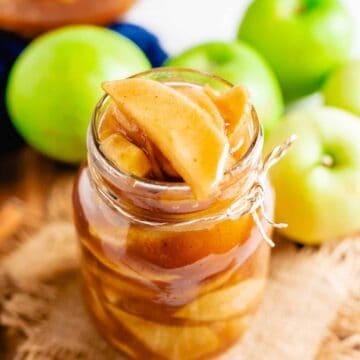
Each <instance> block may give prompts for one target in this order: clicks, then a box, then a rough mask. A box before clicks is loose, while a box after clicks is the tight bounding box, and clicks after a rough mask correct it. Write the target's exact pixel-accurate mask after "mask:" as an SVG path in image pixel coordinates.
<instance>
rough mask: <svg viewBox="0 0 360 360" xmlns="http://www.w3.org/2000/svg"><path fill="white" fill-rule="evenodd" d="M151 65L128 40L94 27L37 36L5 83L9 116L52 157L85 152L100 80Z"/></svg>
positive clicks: (73, 157) (72, 159)
mask: <svg viewBox="0 0 360 360" xmlns="http://www.w3.org/2000/svg"><path fill="white" fill-rule="evenodd" d="M149 68H150V64H149V62H148V60H147V58H146V57H145V55H144V54H143V53H142V52H141V50H140V49H139V48H138V47H137V46H136V45H135V44H133V43H132V42H131V41H130V40H127V39H126V38H124V37H122V36H120V35H118V34H116V33H114V32H112V31H110V30H106V29H103V28H99V27H95V26H72V27H67V28H62V29H60V30H56V31H53V32H50V33H48V34H46V35H44V36H41V37H39V38H38V39H37V40H35V41H34V42H33V43H31V44H30V46H29V47H28V48H26V49H25V51H24V52H23V53H22V54H21V56H20V57H19V58H18V60H17V61H16V63H15V65H14V67H13V69H12V71H11V74H10V78H9V83H8V87H7V105H8V110H9V113H10V116H11V119H12V121H13V123H14V125H15V127H16V128H17V130H18V131H19V133H20V134H21V135H22V136H23V137H24V138H25V140H26V141H27V142H28V143H29V144H30V145H32V146H33V147H34V148H36V149H37V150H38V151H40V152H42V153H44V154H45V155H47V156H49V157H52V158H54V159H57V160H60V161H64V162H69V163H77V162H80V161H81V160H83V159H84V158H85V156H86V131H87V127H88V124H89V121H90V118H91V114H92V111H93V109H94V107H95V105H96V102H97V101H98V100H99V98H100V96H101V94H102V90H101V87H100V85H101V83H102V82H103V81H105V80H111V79H120V78H123V77H127V76H129V75H131V74H133V73H136V72H139V71H143V70H146V69H149Z"/></svg>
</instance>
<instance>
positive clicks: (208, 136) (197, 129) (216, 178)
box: [103, 78, 229, 198]
mask: <svg viewBox="0 0 360 360" xmlns="http://www.w3.org/2000/svg"><path fill="white" fill-rule="evenodd" d="M103 88H104V90H105V91H106V92H107V93H108V94H109V95H110V96H111V97H112V98H113V100H114V101H115V103H116V104H117V105H118V107H119V108H120V110H121V111H122V112H123V113H124V115H125V116H129V117H130V118H131V119H132V120H133V121H135V122H136V123H137V124H138V126H139V127H140V128H141V129H143V130H144V132H145V133H146V134H147V136H148V137H149V138H150V140H151V141H152V142H153V143H154V145H155V146H156V147H158V149H159V150H160V151H161V152H162V153H163V155H164V156H165V157H166V158H167V159H168V160H169V161H170V163H171V165H172V166H173V168H174V169H175V170H176V172H177V173H178V174H180V175H181V177H182V178H183V179H184V181H185V182H186V183H188V184H189V186H190V187H191V188H192V190H193V192H194V194H195V196H196V197H197V198H206V197H208V196H209V195H211V194H212V193H213V192H214V191H215V190H216V186H217V185H218V183H219V182H220V180H221V178H222V176H223V174H224V168H225V161H226V157H227V155H228V150H229V143H228V139H227V137H226V135H225V134H224V133H223V132H222V131H220V130H219V129H218V128H217V127H216V126H215V124H214V122H213V119H212V118H211V116H210V115H209V114H208V113H207V112H206V111H204V110H202V109H201V108H200V107H199V106H197V105H196V104H194V103H193V102H192V101H191V100H189V98H188V97H186V96H184V95H182V94H180V93H179V92H178V91H176V90H175V89H173V88H170V87H169V86H167V85H164V84H161V83H159V82H157V81H153V80H148V79H135V78H133V79H126V80H118V81H111V82H106V83H104V84H103Z"/></svg>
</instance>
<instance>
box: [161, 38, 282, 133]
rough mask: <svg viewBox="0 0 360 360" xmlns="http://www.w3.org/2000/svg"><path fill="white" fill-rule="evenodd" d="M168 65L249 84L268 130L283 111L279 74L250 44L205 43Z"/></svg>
mask: <svg viewBox="0 0 360 360" xmlns="http://www.w3.org/2000/svg"><path fill="white" fill-rule="evenodd" d="M166 65H167V66H174V67H187V68H192V69H196V70H202V71H206V72H209V73H213V74H215V75H218V76H220V77H222V78H224V79H225V80H228V81H230V82H231V83H233V84H235V85H237V84H243V85H245V86H246V87H247V88H248V89H249V92H250V94H251V97H252V99H253V102H254V105H255V107H256V110H257V112H258V115H259V118H260V120H261V121H262V123H263V125H264V128H265V131H266V133H268V132H269V131H270V130H271V129H272V128H273V127H274V125H275V124H276V122H277V121H278V120H279V119H280V117H281V115H282V113H283V108H284V104H283V99H282V95H281V90H280V86H279V83H278V81H277V79H276V77H275V76H274V74H273V72H272V71H271V69H270V68H269V66H268V65H267V63H266V61H265V60H264V59H263V58H262V57H261V56H260V55H259V54H257V53H256V51H255V50H253V49H252V48H251V47H249V46H247V45H246V44H243V43H240V42H239V43H224V42H212V43H206V44H202V45H199V46H196V47H193V48H191V49H189V50H187V51H185V52H184V53H182V54H180V55H178V56H176V57H174V58H172V59H170V60H169V61H168V62H167V63H166Z"/></svg>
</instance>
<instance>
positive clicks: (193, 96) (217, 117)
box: [176, 86, 225, 131]
mask: <svg viewBox="0 0 360 360" xmlns="http://www.w3.org/2000/svg"><path fill="white" fill-rule="evenodd" d="M176 90H178V91H179V92H180V93H182V94H184V95H185V96H187V97H188V98H189V99H190V100H191V101H193V102H194V103H195V104H197V105H199V106H200V107H201V108H202V109H203V110H205V111H206V112H207V113H208V114H209V115H210V116H211V118H212V119H213V121H214V124H215V125H216V127H217V128H218V129H219V130H221V131H224V129H225V124H224V119H223V117H222V116H221V114H220V112H219V110H218V109H217V107H216V105H215V104H214V102H213V101H212V100H211V99H210V97H209V96H208V95H207V94H206V93H205V92H204V90H203V89H198V88H194V87H191V86H179V87H176Z"/></svg>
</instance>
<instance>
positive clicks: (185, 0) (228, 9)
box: [127, 0, 360, 57]
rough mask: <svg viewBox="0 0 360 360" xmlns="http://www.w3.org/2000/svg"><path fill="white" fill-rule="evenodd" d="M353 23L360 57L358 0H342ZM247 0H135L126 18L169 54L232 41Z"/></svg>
mask: <svg viewBox="0 0 360 360" xmlns="http://www.w3.org/2000/svg"><path fill="white" fill-rule="evenodd" d="M343 2H344V4H345V5H346V7H347V8H348V9H349V12H350V14H351V15H352V16H353V20H354V26H356V30H357V31H356V39H355V44H354V49H353V57H360V0H343ZM249 3H250V0H138V2H137V4H136V5H135V6H134V7H133V8H132V9H131V10H130V12H129V13H128V15H127V20H129V21H131V22H134V23H137V24H140V25H143V26H145V27H146V28H147V29H149V30H151V31H153V32H154V33H155V34H156V35H157V36H158V37H159V38H160V40H161V42H162V44H163V46H164V48H165V50H166V51H167V52H169V53H170V54H176V53H179V52H180V51H182V50H184V49H186V48H189V47H192V46H194V45H195V44H198V43H201V42H203V41H208V40H233V39H234V38H235V36H236V32H237V28H238V25H239V23H240V19H241V17H242V14H243V12H244V10H245V9H246V7H247V6H248V4H249Z"/></svg>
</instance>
